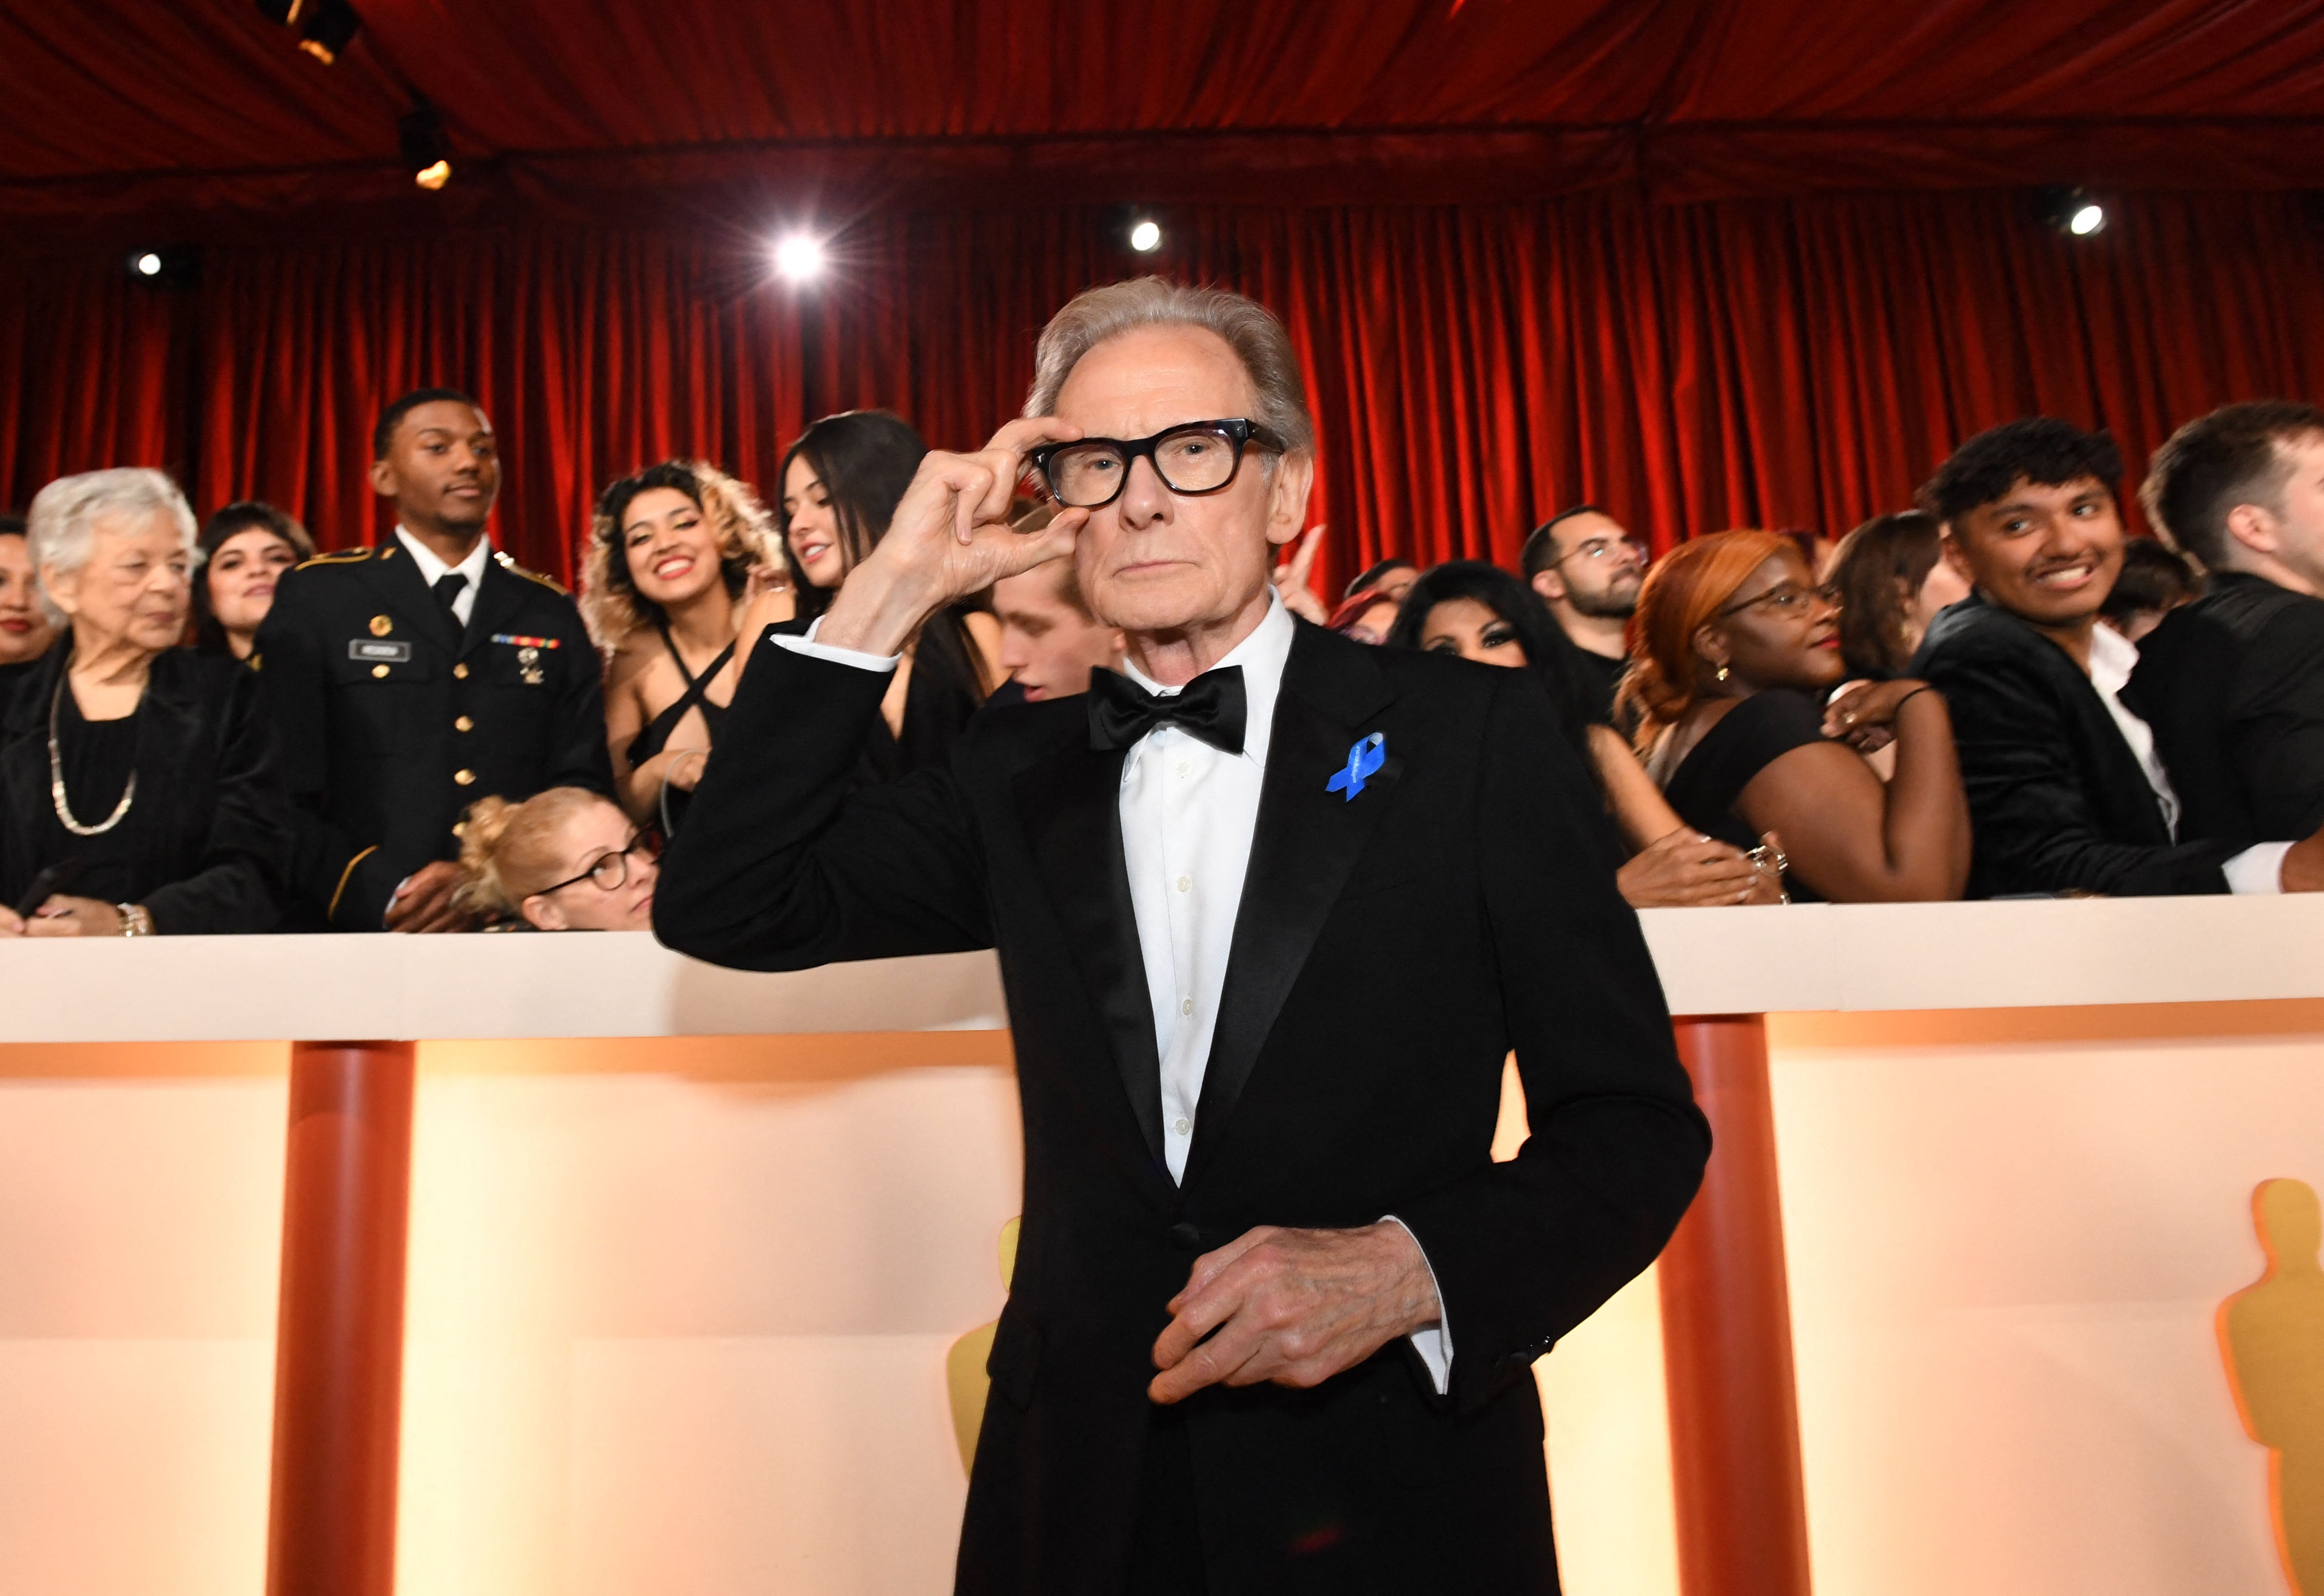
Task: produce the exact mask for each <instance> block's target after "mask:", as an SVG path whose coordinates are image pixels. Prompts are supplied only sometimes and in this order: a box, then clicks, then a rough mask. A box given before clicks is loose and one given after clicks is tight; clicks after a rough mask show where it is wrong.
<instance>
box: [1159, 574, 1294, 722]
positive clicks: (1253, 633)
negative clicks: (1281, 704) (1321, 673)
mask: <svg viewBox="0 0 2324 1596" xmlns="http://www.w3.org/2000/svg"><path fill="white" fill-rule="evenodd" d="M1298 631H1299V628H1298V626H1297V624H1296V623H1295V622H1293V620H1292V619H1291V612H1290V611H1289V610H1286V609H1285V608H1284V607H1283V597H1282V595H1280V594H1278V593H1277V592H1276V591H1275V589H1274V587H1273V586H1269V587H1268V590H1267V613H1266V614H1265V615H1264V616H1262V617H1261V618H1260V620H1259V624H1258V625H1256V626H1254V627H1252V628H1251V630H1250V636H1249V637H1246V638H1244V639H1243V640H1242V641H1240V642H1239V643H1237V644H1235V646H1234V647H1233V648H1231V649H1229V650H1227V651H1226V656H1225V658H1223V659H1222V660H1220V661H1219V662H1218V663H1217V664H1216V665H1213V666H1212V667H1211V669H1213V670H1220V669H1225V668H1226V667H1227V666H1230V665H1239V666H1240V667H1241V668H1242V693H1243V705H1244V709H1245V714H1246V717H1247V718H1246V719H1245V720H1244V722H1243V733H1242V754H1243V757H1244V758H1245V759H1247V760H1250V761H1255V762H1256V763H1258V764H1260V765H1264V764H1266V763H1267V747H1268V743H1269V742H1271V741H1272V740H1273V734H1274V731H1275V700H1276V697H1277V695H1279V694H1280V693H1281V692H1282V690H1283V668H1284V666H1285V665H1286V664H1287V663H1288V662H1289V661H1290V659H1291V640H1292V639H1293V638H1294V637H1295V636H1296V635H1297V634H1298ZM1121 673H1122V674H1123V675H1124V676H1126V677H1128V678H1130V680H1131V681H1134V682H1136V683H1137V684H1138V685H1139V687H1143V688H1145V689H1146V690H1147V691H1148V692H1149V693H1152V694H1155V695H1156V696H1157V697H1169V696H1171V695H1173V694H1176V693H1179V692H1182V691H1184V690H1185V689H1184V687H1183V686H1182V687H1164V686H1163V685H1162V684H1161V683H1159V682H1157V681H1156V680H1155V679H1154V678H1152V677H1150V676H1148V675H1147V674H1146V673H1145V672H1144V671H1142V670H1140V669H1138V667H1137V666H1135V665H1133V664H1131V663H1130V661H1129V660H1123V661H1122V662H1121Z"/></svg>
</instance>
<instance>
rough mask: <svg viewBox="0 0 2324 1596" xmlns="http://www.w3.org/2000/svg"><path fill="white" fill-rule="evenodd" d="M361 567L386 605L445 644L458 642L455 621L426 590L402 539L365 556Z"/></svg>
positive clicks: (446, 645) (450, 645)
mask: <svg viewBox="0 0 2324 1596" xmlns="http://www.w3.org/2000/svg"><path fill="white" fill-rule="evenodd" d="M361 568H362V569H363V570H364V571H365V572H366V573H368V574H369V575H370V577H371V579H372V584H373V586H374V587H376V588H377V589H378V591H379V595H380V598H381V600H382V601H383V603H384V604H386V605H387V607H388V608H389V609H391V610H393V611H394V612H395V613H397V614H398V615H401V617H402V618H403V619H404V620H405V621H407V622H409V623H410V624H411V625H413V626H415V627H417V628H419V629H420V631H421V632H425V633H426V634H427V635H429V637H432V638H434V639H435V640H436V641H438V642H440V643H442V644H443V645H444V646H445V647H446V648H447V649H456V648H457V647H458V646H459V641H460V632H459V628H458V625H457V623H455V622H454V621H453V619H452V617H451V615H450V613H448V612H447V611H446V609H445V608H444V606H443V605H442V604H438V603H437V602H436V595H434V594H433V593H430V592H429V590H428V584H427V582H426V581H424V580H423V579H422V578H421V577H420V562H419V561H418V560H416V559H414V558H411V551H410V549H406V548H404V547H403V545H402V544H401V543H392V544H390V545H389V546H388V547H387V548H385V549H381V550H380V551H379V553H378V554H377V555H375V556H374V557H373V558H370V559H368V560H365V561H364V564H363V566H362V567H361ZM480 602H481V601H480ZM390 635H391V636H392V635H393V634H392V633H391V634H390Z"/></svg>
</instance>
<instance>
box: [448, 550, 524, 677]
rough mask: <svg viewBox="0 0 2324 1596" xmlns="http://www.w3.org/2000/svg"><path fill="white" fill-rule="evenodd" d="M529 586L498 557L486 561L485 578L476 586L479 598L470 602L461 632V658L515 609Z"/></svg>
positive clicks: (491, 633) (499, 625)
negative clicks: (504, 565) (505, 569)
mask: <svg viewBox="0 0 2324 1596" xmlns="http://www.w3.org/2000/svg"><path fill="white" fill-rule="evenodd" d="M527 586H529V584H528V583H527V582H526V581H525V579H524V578H523V577H512V576H510V575H509V574H508V573H507V572H506V571H504V570H503V569H501V565H500V561H499V560H497V559H488V560H486V561H485V562H484V581H483V582H482V583H481V584H480V585H479V586H478V587H477V588H476V602H475V604H471V605H470V606H469V608H468V624H467V626H466V630H464V631H463V632H461V634H460V656H461V658H463V659H466V657H467V656H469V655H470V654H473V653H475V651H476V650H477V649H478V648H480V647H482V646H483V644H484V641H485V640H486V639H488V638H490V637H491V636H492V635H493V633H494V632H498V631H499V630H500V629H501V627H502V625H503V623H506V622H507V620H508V618H509V617H510V616H511V615H513V614H514V613H516V612H517V608H518V606H519V605H521V604H523V602H524V594H525V588H526V587H527Z"/></svg>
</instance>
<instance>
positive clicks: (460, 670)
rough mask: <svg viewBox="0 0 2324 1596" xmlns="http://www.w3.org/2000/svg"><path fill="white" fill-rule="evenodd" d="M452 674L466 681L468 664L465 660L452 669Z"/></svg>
mask: <svg viewBox="0 0 2324 1596" xmlns="http://www.w3.org/2000/svg"><path fill="white" fill-rule="evenodd" d="M452 674H453V675H454V676H457V677H458V678H460V679H461V680H462V681H466V680H467V679H468V662H467V661H466V660H461V661H460V662H459V663H458V664H457V665H455V666H454V667H452Z"/></svg>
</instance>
